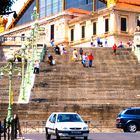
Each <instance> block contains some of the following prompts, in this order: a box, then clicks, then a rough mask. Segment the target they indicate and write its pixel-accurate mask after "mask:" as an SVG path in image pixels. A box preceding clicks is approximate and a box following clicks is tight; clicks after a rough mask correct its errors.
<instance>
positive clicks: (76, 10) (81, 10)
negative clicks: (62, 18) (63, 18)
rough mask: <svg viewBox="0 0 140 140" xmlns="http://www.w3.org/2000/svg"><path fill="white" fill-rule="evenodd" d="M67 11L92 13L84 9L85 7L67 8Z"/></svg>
mask: <svg viewBox="0 0 140 140" xmlns="http://www.w3.org/2000/svg"><path fill="white" fill-rule="evenodd" d="M65 11H66V12H70V13H73V14H74V13H78V14H85V15H88V14H90V12H89V11H86V10H83V9H78V8H69V9H67V10H65Z"/></svg>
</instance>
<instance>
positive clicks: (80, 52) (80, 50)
mask: <svg viewBox="0 0 140 140" xmlns="http://www.w3.org/2000/svg"><path fill="white" fill-rule="evenodd" d="M83 52H84V51H83V49H82V48H80V49H79V54H80V60H81V61H82V56H83Z"/></svg>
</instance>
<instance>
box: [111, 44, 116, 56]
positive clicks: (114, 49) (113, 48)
mask: <svg viewBox="0 0 140 140" xmlns="http://www.w3.org/2000/svg"><path fill="white" fill-rule="evenodd" d="M112 50H113V54H114V55H116V50H117V45H116V43H115V44H114V45H113V47H112Z"/></svg>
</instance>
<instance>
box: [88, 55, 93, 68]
mask: <svg viewBox="0 0 140 140" xmlns="http://www.w3.org/2000/svg"><path fill="white" fill-rule="evenodd" d="M93 59H94V56H93V54H92V53H90V54H89V55H88V66H89V67H92V61H93Z"/></svg>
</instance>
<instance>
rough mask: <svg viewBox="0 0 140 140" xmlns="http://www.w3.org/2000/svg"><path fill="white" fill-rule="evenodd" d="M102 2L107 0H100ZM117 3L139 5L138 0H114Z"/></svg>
mask: <svg viewBox="0 0 140 140" xmlns="http://www.w3.org/2000/svg"><path fill="white" fill-rule="evenodd" d="M100 1H102V2H107V1H108V0H100ZM116 1H117V3H126V4H132V5H140V0H116Z"/></svg>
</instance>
